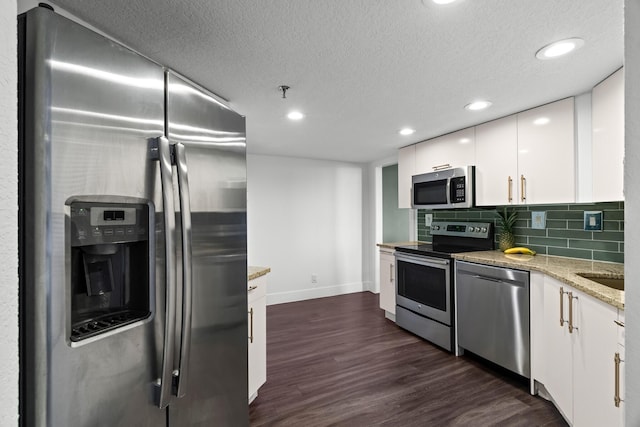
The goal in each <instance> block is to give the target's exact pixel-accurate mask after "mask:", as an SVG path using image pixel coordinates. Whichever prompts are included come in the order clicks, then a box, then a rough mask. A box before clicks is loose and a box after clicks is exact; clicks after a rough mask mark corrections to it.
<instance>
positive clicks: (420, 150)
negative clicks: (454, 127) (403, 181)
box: [416, 128, 476, 174]
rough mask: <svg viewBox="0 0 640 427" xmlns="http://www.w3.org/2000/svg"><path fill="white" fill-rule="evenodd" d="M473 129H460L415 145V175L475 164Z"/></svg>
mask: <svg viewBox="0 0 640 427" xmlns="http://www.w3.org/2000/svg"><path fill="white" fill-rule="evenodd" d="M475 157H476V150H475V129H474V128H468V129H462V130H459V131H457V132H453V133H450V134H448V135H443V136H439V137H437V138H434V139H430V140H428V141H424V142H421V143H419V144H417V145H416V174H421V173H427V172H433V171H434V170H435V169H437V168H439V167H446V166H449V167H458V166H468V165H473V164H475Z"/></svg>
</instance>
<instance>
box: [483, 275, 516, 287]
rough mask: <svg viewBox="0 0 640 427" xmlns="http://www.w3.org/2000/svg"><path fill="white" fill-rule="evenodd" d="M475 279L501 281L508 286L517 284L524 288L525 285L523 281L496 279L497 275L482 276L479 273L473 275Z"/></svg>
mask: <svg viewBox="0 0 640 427" xmlns="http://www.w3.org/2000/svg"><path fill="white" fill-rule="evenodd" d="M471 277H473V278H474V279H479V280H486V281H488V282H495V283H501V284H503V285H507V286H515V287H517V288H524V287H525V285H524V284H523V283H517V282H505V281H504V280H502V279H496V278H495V277H489V276H480V275H479V274H474V275H473V276H471Z"/></svg>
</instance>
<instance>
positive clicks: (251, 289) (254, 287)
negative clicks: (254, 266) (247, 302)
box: [249, 285, 258, 292]
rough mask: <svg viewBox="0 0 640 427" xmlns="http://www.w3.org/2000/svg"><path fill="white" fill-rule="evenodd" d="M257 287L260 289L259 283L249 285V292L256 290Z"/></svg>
mask: <svg viewBox="0 0 640 427" xmlns="http://www.w3.org/2000/svg"><path fill="white" fill-rule="evenodd" d="M256 289H258V285H251V286H249V292H251V291H255V290H256Z"/></svg>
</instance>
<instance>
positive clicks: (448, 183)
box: [447, 178, 451, 205]
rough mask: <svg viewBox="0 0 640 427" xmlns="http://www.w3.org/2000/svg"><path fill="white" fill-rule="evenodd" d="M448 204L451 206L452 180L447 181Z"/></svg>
mask: <svg viewBox="0 0 640 427" xmlns="http://www.w3.org/2000/svg"><path fill="white" fill-rule="evenodd" d="M447 204H448V205H451V178H449V179H447Z"/></svg>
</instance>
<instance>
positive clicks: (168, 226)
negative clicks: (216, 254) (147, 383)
mask: <svg viewBox="0 0 640 427" xmlns="http://www.w3.org/2000/svg"><path fill="white" fill-rule="evenodd" d="M155 143H156V145H157V146H153V147H152V154H153V150H154V149H157V159H158V160H159V162H160V181H161V183H162V204H163V209H164V234H165V276H166V279H165V280H166V296H165V323H164V346H163V352H162V372H161V374H160V378H158V379H157V380H156V386H157V387H158V389H157V390H156V391H157V394H156V403H157V405H158V407H160V408H164V407H166V406H167V405H168V404H169V402H170V399H171V392H172V384H173V360H174V345H175V332H176V307H175V305H176V286H177V285H176V282H177V275H176V274H177V273H176V251H175V240H174V232H175V228H176V223H175V212H176V211H175V207H174V205H173V171H172V166H171V147H170V146H169V140H168V139H167V138H165V137H163V136H161V137H159V138H157V139H156V141H155Z"/></svg>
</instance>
